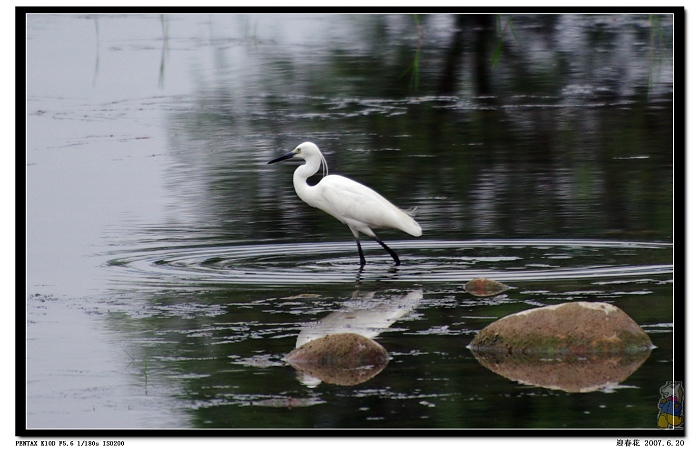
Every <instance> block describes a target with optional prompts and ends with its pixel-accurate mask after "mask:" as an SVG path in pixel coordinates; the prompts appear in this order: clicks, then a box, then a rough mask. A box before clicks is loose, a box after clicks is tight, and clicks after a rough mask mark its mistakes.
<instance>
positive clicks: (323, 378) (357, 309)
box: [285, 289, 423, 387]
mask: <svg viewBox="0 0 700 450" xmlns="http://www.w3.org/2000/svg"><path fill="white" fill-rule="evenodd" d="M374 296H375V292H370V293H367V294H364V295H361V294H360V291H359V290H358V291H355V293H354V294H353V298H352V299H351V300H350V301H348V303H347V305H346V306H345V307H344V308H343V309H341V310H339V311H335V312H332V313H330V314H329V315H328V316H326V317H324V318H323V319H321V320H319V321H318V322H313V323H310V324H308V325H307V326H305V327H304V328H303V329H302V330H301V332H300V333H299V336H298V338H297V342H296V348H295V349H294V350H293V351H292V352H290V353H289V354H288V355H287V357H286V358H285V360H286V361H287V362H288V363H289V364H290V365H292V367H294V368H295V369H297V370H298V371H299V374H300V380H301V382H302V383H303V384H305V385H306V386H309V387H314V386H317V385H319V384H320V383H321V382H326V383H329V384H339V385H344V386H351V385H356V384H360V383H363V382H365V381H367V380H369V379H371V378H373V377H374V376H376V375H377V374H378V373H379V372H381V371H382V370H383V369H384V367H386V364H387V363H388V361H389V355H388V352H387V351H386V350H385V349H384V347H382V346H381V345H379V344H378V343H376V342H375V341H374V340H373V338H375V337H376V336H377V335H379V333H381V332H382V331H383V330H385V329H387V328H389V327H390V326H391V325H392V324H393V323H394V322H396V320H398V319H399V318H401V317H403V316H405V315H406V314H407V313H409V312H410V311H412V310H413V309H414V308H415V307H416V306H417V305H418V303H419V302H420V301H421V299H422V298H423V290H422V289H416V290H414V291H410V292H408V293H407V294H405V295H395V296H391V297H389V298H379V299H375V298H374Z"/></svg>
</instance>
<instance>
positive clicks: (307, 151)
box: [268, 142, 423, 266]
mask: <svg viewBox="0 0 700 450" xmlns="http://www.w3.org/2000/svg"><path fill="white" fill-rule="evenodd" d="M290 158H301V159H303V160H305V161H306V163H305V164H303V165H301V166H299V167H297V169H296V170H295V171H294V190H295V191H296V193H297V195H298V196H299V198H300V199H302V200H303V201H304V202H306V203H307V204H308V205H309V206H313V207H314V208H318V209H320V210H321V211H325V212H327V213H328V214H330V215H331V216H333V217H335V218H336V219H338V220H339V221H341V222H342V223H344V224H346V225H347V226H348V227H350V231H352V234H353V236H355V242H357V251H358V252H359V253H360V265H361V266H364V265H365V262H366V261H365V256H364V254H363V253H362V246H361V245H360V232H362V233H364V234H366V235H367V236H369V237H371V238H372V239H374V240H375V241H377V242H378V243H379V245H381V246H382V247H383V248H384V250H386V251H387V252H389V254H390V255H391V257H392V258H393V259H394V262H395V263H396V265H397V266H398V265H400V264H401V261H400V260H399V257H398V256H397V255H396V252H394V251H393V250H392V249H390V248H389V247H388V246H387V245H386V244H385V243H384V242H382V241H381V240H380V239H379V238H378V237H377V235H376V234H375V233H374V231H372V230H373V229H375V228H395V229H398V230H401V231H404V232H406V233H408V234H410V235H411V236H416V237H418V236H420V235H421V234H423V231H422V230H421V227H420V225H418V224H417V223H416V221H415V220H413V218H412V217H411V215H410V214H409V213H408V212H407V211H404V210H401V209H399V208H397V207H396V206H394V205H393V204H392V203H391V202H390V201H389V200H387V199H385V198H384V197H382V196H381V195H379V194H378V193H376V192H375V191H374V190H372V189H370V188H368V187H367V186H365V185H363V184H360V183H358V182H357V181H353V180H351V179H349V178H345V177H343V176H340V175H328V164H326V159H325V158H324V157H323V154H321V150H319V149H318V147H317V146H316V144H313V143H311V142H304V143H302V144H299V146H297V148H295V149H294V150H292V151H291V152H289V153H287V154H285V155H283V156H280V157H279V158H276V159H273V160H272V161H270V162H268V164H272V163H275V162H278V161H283V160H285V159H290ZM321 164H323V175H324V176H323V178H322V179H321V181H319V182H318V183H317V184H316V185H314V186H310V185H309V184H308V183H307V182H306V180H307V179H308V178H309V177H310V176H312V175H313V174H315V173H316V172H318V170H319V168H320V167H321Z"/></svg>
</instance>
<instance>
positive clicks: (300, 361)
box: [285, 333, 389, 386]
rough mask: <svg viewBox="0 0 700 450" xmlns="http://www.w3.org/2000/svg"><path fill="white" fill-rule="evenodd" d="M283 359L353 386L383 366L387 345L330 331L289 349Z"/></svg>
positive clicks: (313, 374)
mask: <svg viewBox="0 0 700 450" xmlns="http://www.w3.org/2000/svg"><path fill="white" fill-rule="evenodd" d="M285 360H286V361H287V362H288V363H289V364H291V365H292V367H294V368H295V369H297V370H298V371H300V372H302V373H304V374H306V375H309V376H311V377H314V378H317V379H319V380H321V381H324V382H326V383H330V384H337V385H342V386H354V385H356V384H360V383H362V382H364V381H367V380H369V379H370V378H372V377H374V376H375V375H376V374H378V373H379V372H381V371H382V370H383V369H384V367H386V365H387V362H388V361H389V354H388V353H387V351H386V349H385V348H384V347H382V346H381V345H379V344H378V343H376V342H375V341H373V340H371V339H368V338H366V337H364V336H360V335H359V334H355V333H338V334H329V335H327V336H324V337H322V338H319V339H315V340H313V341H310V342H307V343H306V344H304V345H302V346H301V347H299V348H296V349H294V350H292V351H291V352H290V353H289V354H288V355H287V356H286V357H285Z"/></svg>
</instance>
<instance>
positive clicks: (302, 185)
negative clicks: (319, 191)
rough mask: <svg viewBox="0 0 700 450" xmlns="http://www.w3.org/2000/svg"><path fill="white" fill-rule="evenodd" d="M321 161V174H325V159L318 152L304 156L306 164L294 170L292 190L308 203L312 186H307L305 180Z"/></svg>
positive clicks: (318, 166)
mask: <svg viewBox="0 0 700 450" xmlns="http://www.w3.org/2000/svg"><path fill="white" fill-rule="evenodd" d="M322 163H323V172H324V173H323V175H324V176H325V175H326V173H327V172H328V166H327V165H326V160H325V159H324V158H323V155H321V154H320V153H319V154H318V155H312V156H309V157H307V158H306V164H303V165H301V166H299V167H297V169H296V170H295V171H294V190H295V191H296V192H297V195H298V196H299V198H301V199H302V200H304V201H305V202H307V203H308V201H307V198H308V196H309V195H311V190H312V189H313V188H314V187H313V186H309V184H308V183H307V182H306V180H307V179H308V178H309V177H311V176H312V175H314V174H315V173H316V172H318V169H319V168H320V167H321V164H322Z"/></svg>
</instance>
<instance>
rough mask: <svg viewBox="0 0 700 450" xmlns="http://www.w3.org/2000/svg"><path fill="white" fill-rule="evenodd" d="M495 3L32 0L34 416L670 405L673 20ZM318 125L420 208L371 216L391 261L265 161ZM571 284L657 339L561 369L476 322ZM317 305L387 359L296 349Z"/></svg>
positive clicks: (348, 155)
mask: <svg viewBox="0 0 700 450" xmlns="http://www.w3.org/2000/svg"><path fill="white" fill-rule="evenodd" d="M499 20H500V22H498V21H497V19H496V18H495V17H493V16H478V17H477V16H464V17H461V18H458V17H456V16H451V15H430V16H420V17H417V18H416V17H414V16H411V15H388V16H384V15H363V16H354V15H302V14H299V15H275V14H261V15H254V14H245V15H236V14H234V15H223V14H221V15H220V14H212V15H186V14H173V15H148V14H141V15H118V16H117V15H78V14H76V15H43V14H32V15H30V16H29V17H28V20H27V78H28V80H27V83H28V93H27V127H28V133H27V167H26V173H27V385H26V386H27V418H26V420H27V422H26V424H27V427H28V428H31V429H39V428H57V429H62V428H70V427H73V428H109V429H123V428H235V429H241V428H255V429H257V428H436V429H447V428H458V429H487V430H493V429H500V428H516V429H522V430H532V429H542V428H555V429H560V428H565V429H578V428H593V429H616V428H634V429H639V428H642V429H650V430H651V429H655V427H656V415H657V412H658V408H657V402H658V400H659V392H658V390H659V388H660V387H661V386H663V385H664V384H665V382H666V381H668V380H672V379H674V339H680V338H679V337H678V336H676V335H675V334H674V307H673V301H674V295H673V294H674V291H673V280H674V277H673V274H674V251H673V244H674V229H673V224H674V222H673V193H674V191H673V180H674V179H673V161H674V148H673V128H672V124H673V119H674V117H673V83H672V82H673V63H674V61H673V53H672V39H673V36H674V34H673V31H674V30H673V18H672V16H670V15H666V16H658V17H657V16H653V17H650V16H647V15H575V14H571V15H548V16H536V15H534V16H533V15H527V16H525V15H521V16H503V17H501V18H500V19H499ZM507 20H510V22H509V26H510V27H512V29H513V31H512V32H511V31H508V32H506V33H505V34H502V33H501V34H499V33H498V32H497V31H496V30H497V25H499V26H500V27H503V26H504V24H505V23H506V21H507ZM299 30H304V32H303V33H300V32H299ZM516 37H517V38H516ZM134 74H136V76H134ZM307 140H310V141H313V142H315V143H316V144H318V145H319V147H320V148H321V150H322V151H323V152H324V154H325V156H326V158H327V160H328V162H329V165H330V169H331V172H332V173H342V174H344V175H346V176H349V177H351V178H354V179H356V180H359V181H361V182H363V183H365V184H367V185H370V186H372V187H373V188H374V189H375V190H377V191H378V192H380V193H382V194H383V195H385V196H386V197H387V198H389V199H390V200H391V201H392V202H394V203H395V204H397V205H398V206H400V207H402V208H410V207H417V211H418V213H417V217H416V219H417V221H418V222H419V223H420V224H421V226H422V228H423V236H422V237H421V238H411V237H410V236H407V235H403V234H401V233H399V232H393V231H384V232H380V236H381V237H382V239H383V240H385V241H386V242H387V243H388V244H389V245H390V246H391V247H392V248H393V249H394V250H396V252H397V253H398V254H399V256H400V257H401V259H402V265H401V266H399V267H395V266H394V265H393V264H392V262H391V259H390V258H389V256H388V255H387V254H386V253H385V252H384V251H383V250H382V249H381V248H380V247H379V246H378V245H376V244H375V243H374V242H372V241H371V240H365V241H364V249H365V252H366V256H367V260H368V263H367V265H366V266H365V267H364V268H360V267H359V264H358V262H359V261H358V257H357V252H356V247H355V243H354V241H353V240H352V234H351V233H350V232H349V230H348V229H347V227H345V226H344V225H342V224H340V223H339V222H337V221H336V220H335V219H333V218H332V217H329V216H326V215H325V214H324V213H322V212H320V211H317V210H315V209H312V208H310V207H308V206H307V205H306V204H304V203H303V202H302V201H300V200H299V199H298V198H297V196H296V194H295V192H294V190H293V187H292V172H293V170H294V167H295V164H294V163H284V164H277V165H274V166H268V165H267V164H266V162H267V161H269V160H271V159H273V158H275V157H277V156H280V155H282V154H283V153H285V152H287V151H289V150H291V149H293V148H294V147H295V146H296V145H297V144H299V143H301V142H303V141H307ZM318 177H320V175H318V176H316V177H314V178H312V180H311V182H316V181H317V180H318V179H319V178H318ZM477 277H488V278H492V279H496V280H498V281H501V282H504V283H507V284H508V285H509V286H511V289H509V290H507V291H505V292H503V293H500V294H498V295H495V296H491V297H475V296H473V295H471V294H469V293H467V292H466V291H465V289H464V284H465V283H466V282H467V281H469V280H471V279H473V278H477ZM570 301H603V302H609V303H612V304H614V305H615V306H617V307H619V308H621V309H622V310H624V311H625V312H626V313H627V314H628V315H630V317H632V318H633V319H634V320H635V321H636V322H637V323H639V324H640V325H641V326H642V328H643V329H644V330H645V331H646V332H647V333H648V334H649V335H650V337H651V339H652V342H653V344H654V345H655V348H654V350H653V351H652V352H651V354H650V355H649V356H648V358H647V359H646V360H644V361H643V362H642V363H640V366H639V368H638V369H637V370H635V371H634V372H633V373H631V374H630V375H629V376H628V377H627V378H625V379H621V380H612V381H611V382H610V383H608V384H606V385H605V386H604V387H597V388H595V389H593V390H591V391H590V392H577V393H574V392H567V391H565V390H561V389H556V388H552V387H551V386H549V387H543V386H537V385H532V384H527V383H524V382H522V381H520V382H519V381H518V380H513V379H508V378H506V377H504V376H501V375H499V374H497V373H494V372H492V371H491V370H489V369H488V368H486V367H484V366H482V365H481V364H480V363H479V362H478V361H477V359H476V358H475V357H474V356H473V355H472V353H471V352H470V350H469V349H468V348H467V346H468V344H469V342H470V341H471V340H472V339H473V337H474V336H475V335H476V333H478V331H479V330H480V329H482V328H483V327H484V326H486V325H488V324H489V323H491V322H493V321H494V320H497V319H499V318H501V317H504V316H506V315H508V314H511V313H515V312H519V311H522V310H525V309H529V308H533V307H537V306H545V305H552V304H558V303H562V302H570ZM351 316H352V317H353V318H354V319H352V320H353V321H352V322H351V323H352V326H350V325H348V322H347V320H350V319H348V317H351ZM358 318H361V319H358ZM379 318H381V326H379V325H377V324H378V323H380V322H378V320H379ZM330 323H332V324H334V325H333V326H342V327H346V328H343V329H350V330H351V331H355V332H360V331H361V332H362V333H367V334H371V335H372V336H373V339H374V340H376V342H378V343H379V344H380V345H382V346H383V347H384V348H385V349H386V350H387V351H388V353H389V356H390V358H391V359H390V360H389V362H388V363H387V365H386V367H384V368H383V370H381V371H380V372H379V373H377V374H375V375H374V376H373V377H372V378H370V379H368V380H366V381H364V382H363V383H361V384H358V385H354V386H341V385H334V384H331V383H327V382H323V381H320V380H318V379H312V378H309V377H308V376H306V375H304V374H302V373H298V372H297V371H296V370H295V369H293V368H292V367H291V366H290V365H288V364H287V363H286V362H285V360H284V357H285V355H286V354H287V353H289V352H290V351H291V350H293V349H294V348H295V347H296V345H297V343H298V342H301V341H303V340H305V339H308V336H318V335H320V334H322V333H323V332H326V331H328V330H327V328H328V327H329V326H330V325H329V324H330ZM338 324H341V325H338ZM347 327H350V328H347ZM319 330H320V331H319ZM324 330H325V331H324ZM305 336H306V337H305ZM621 411H623V412H624V413H621Z"/></svg>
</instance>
